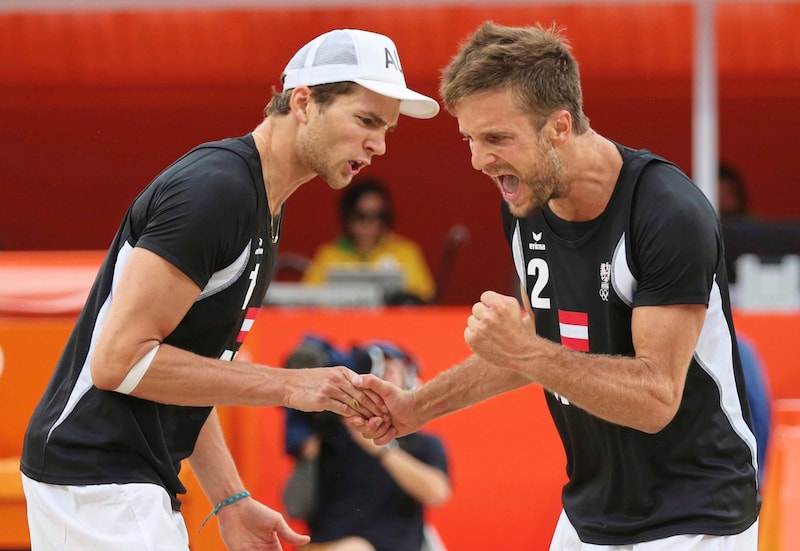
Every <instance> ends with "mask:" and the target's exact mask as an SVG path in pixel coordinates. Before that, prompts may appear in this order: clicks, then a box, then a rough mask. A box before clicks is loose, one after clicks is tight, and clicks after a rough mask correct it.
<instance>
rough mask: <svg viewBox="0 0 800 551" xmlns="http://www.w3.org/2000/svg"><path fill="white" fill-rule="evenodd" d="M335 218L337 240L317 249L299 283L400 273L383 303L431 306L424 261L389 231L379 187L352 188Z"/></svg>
mask: <svg viewBox="0 0 800 551" xmlns="http://www.w3.org/2000/svg"><path fill="white" fill-rule="evenodd" d="M339 216H340V220H341V235H340V236H339V237H338V238H337V239H335V240H334V241H331V242H328V243H323V244H322V245H321V246H320V247H319V248H318V249H317V251H316V253H315V255H314V257H313V258H312V260H311V262H310V264H309V266H308V267H307V268H306V270H305V272H304V274H303V278H302V280H303V282H304V283H310V284H317V283H325V282H326V281H328V278H329V275H330V272H331V271H334V270H343V269H353V270H364V269H367V270H376V271H385V272H400V273H401V274H402V288H401V289H399V290H398V291H396V292H394V293H391V294H390V295H389V296H387V299H386V300H387V303H389V304H425V303H428V302H430V301H431V300H433V298H434V296H435V291H436V289H435V284H434V280H433V276H432V275H431V271H430V268H429V267H428V264H427V262H426V261H425V256H424V254H423V252H422V249H421V248H420V246H419V245H418V244H417V243H415V242H414V241H412V240H411V239H409V238H407V237H404V236H402V235H399V234H397V233H396V232H395V231H394V230H393V225H394V214H393V209H392V198H391V195H390V194H389V191H388V189H387V187H386V186H385V185H384V183H383V182H381V181H380V180H377V179H362V180H361V181H358V182H353V184H352V185H351V186H350V187H348V188H347V189H346V190H345V192H344V193H343V194H342V196H341V199H340V202H339Z"/></svg>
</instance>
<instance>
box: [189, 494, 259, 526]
mask: <svg viewBox="0 0 800 551" xmlns="http://www.w3.org/2000/svg"><path fill="white" fill-rule="evenodd" d="M246 497H250V492H248V491H247V490H245V491H243V492H239V493H238V494H233V495H232V496H231V497H229V498H226V499H224V500H222V501H220V502H219V503H217V504H216V505H215V506H214V510H213V511H211V512H210V513H208V516H207V517H206V519H205V520H204V521H203V524H201V525H200V528H198V529H197V531H198V532H199V531H200V530H202V529H203V526H205V525H206V523H207V522H208V521H209V520H211V517H213V516H216V515H217V513H219V510H220V509H222V508H223V507H227V506H228V505H230V504H231V503H236V502H237V501H241V500H243V499H244V498H246Z"/></svg>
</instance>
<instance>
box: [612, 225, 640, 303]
mask: <svg viewBox="0 0 800 551" xmlns="http://www.w3.org/2000/svg"><path fill="white" fill-rule="evenodd" d="M636 285H637V281H636V278H634V277H633V273H632V272H631V269H630V266H628V257H627V255H626V254H625V234H624V233H623V234H622V237H620V239H619V243H617V246H616V247H615V248H614V257H613V258H612V259H611V286H612V287H613V288H614V292H615V293H617V296H618V297H619V298H621V299H622V301H623V302H624V303H625V304H627V305H628V306H631V307H632V306H633V295H634V293H635V292H636Z"/></svg>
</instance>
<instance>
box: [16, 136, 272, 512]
mask: <svg viewBox="0 0 800 551" xmlns="http://www.w3.org/2000/svg"><path fill="white" fill-rule="evenodd" d="M281 218H282V217H281ZM271 220H272V219H271V216H270V210H269V207H268V204H267V197H266V192H265V189H264V182H263V176H262V172H261V161H260V158H259V154H258V151H257V150H256V148H255V144H254V142H253V138H252V137H251V136H245V137H242V138H232V139H227V140H222V141H219V142H213V143H207V144H203V145H201V146H198V147H197V148H195V149H193V150H192V151H190V152H189V153H187V154H186V155H184V156H183V157H181V158H180V159H178V160H177V161H176V162H175V163H173V164H172V165H171V166H169V167H168V168H167V169H165V170H164V171H163V172H162V173H161V174H159V175H158V176H157V177H156V178H155V179H154V180H153V181H152V182H151V183H150V185H148V186H147V187H146V188H145V189H144V190H143V191H142V192H141V193H140V194H139V196H138V197H137V198H136V199H135V200H134V202H133V204H132V205H131V206H130V208H129V209H128V212H127V213H126V214H125V218H124V220H123V222H122V225H121V226H120V229H119V230H118V232H117V235H116V237H115V238H114V241H113V243H112V245H111V247H110V249H109V252H108V254H107V256H106V258H105V261H104V262H103V265H102V266H101V268H100V271H99V273H98V276H97V279H96V280H95V283H94V286H93V287H92V289H91V291H90V294H89V297H88V299H87V302H86V305H85V306H84V308H83V311H82V312H81V314H80V316H79V318H78V321H77V323H76V325H75V328H74V329H73V332H72V334H71V336H70V338H69V340H68V342H67V344H66V347H65V349H64V352H63V354H62V356H61V358H60V359H59V361H58V365H57V366H56V369H55V372H54V374H53V377H52V379H51V381H50V383H49V385H48V386H47V389H46V391H45V394H44V396H43V398H42V399H41V401H40V402H39V404H38V406H37V407H36V410H35V411H34V414H33V417H32V418H31V421H30V424H29V426H28V430H27V432H26V435H25V442H24V449H23V453H22V461H21V468H22V471H23V473H25V474H26V475H27V476H28V477H30V478H32V479H34V480H38V481H41V482H46V483H51V484H70V485H89V484H103V483H130V482H145V483H154V484H159V485H161V486H163V487H164V488H166V489H167V491H168V492H169V494H170V496H171V498H172V502H173V507H174V508H175V509H176V510H177V509H178V508H179V506H180V504H179V502H178V500H177V494H179V493H183V492H184V491H185V489H184V487H183V485H182V484H181V482H180V480H179V478H178V472H179V470H180V464H181V461H182V460H183V459H185V458H187V457H188V456H189V455H191V453H192V450H193V449H194V445H195V441H196V440H197V436H198V434H199V432H200V429H201V428H202V426H203V424H204V423H205V420H206V419H207V417H208V415H209V413H210V412H211V408H210V407H186V406H175V405H167V404H160V403H156V402H152V401H149V400H142V399H139V398H135V397H133V396H129V395H126V394H120V393H117V392H111V391H104V390H99V389H98V388H97V387H95V386H94V385H93V384H92V378H91V373H90V371H89V364H90V360H91V355H92V350H93V348H94V345H95V342H96V340H97V337H98V335H99V334H100V331H102V329H103V324H104V322H105V319H106V316H107V313H108V309H109V306H110V303H111V300H112V299H113V296H114V293H115V291H116V287H117V283H118V280H119V277H120V275H121V274H122V271H123V270H124V268H125V266H126V263H127V261H128V259H129V257H130V254H131V251H132V250H133V248H134V247H143V248H146V249H148V250H150V251H152V252H154V253H155V254H157V255H159V256H161V257H162V258H164V259H165V260H167V261H169V262H170V263H172V264H173V265H174V266H176V267H177V268H178V269H179V270H181V271H182V272H183V273H185V274H186V275H187V276H188V277H189V278H191V279H192V280H193V281H194V282H195V283H196V284H197V285H198V287H200V289H202V291H201V293H200V295H199V296H198V298H197V300H196V301H195V303H194V304H193V305H192V307H191V308H190V309H189V311H188V312H187V313H186V315H185V316H184V318H183V319H182V320H181V321H180V323H179V324H178V326H177V327H176V328H175V330H174V331H173V332H172V333H170V334H169V335H168V336H167V337H166V338H165V339H164V343H165V344H169V345H173V346H176V347H178V348H182V349H185V350H189V351H191V352H194V353H197V354H199V355H201V356H206V357H211V358H221V359H225V360H232V359H233V358H234V357H235V355H236V353H237V351H238V350H239V347H240V346H241V344H242V342H243V340H244V338H245V336H246V335H247V333H248V331H249V330H250V327H251V326H252V323H253V320H254V318H255V315H256V313H257V312H258V310H259V307H260V306H261V303H262V301H263V298H264V295H265V294H266V291H267V286H268V285H269V282H270V279H271V277H272V275H273V272H274V269H275V260H276V256H277V250H278V243H277V241H278V240H277V236H276V238H275V239H272V237H271V234H270V225H271ZM273 241H274V242H273Z"/></svg>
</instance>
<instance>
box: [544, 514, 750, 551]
mask: <svg viewBox="0 0 800 551" xmlns="http://www.w3.org/2000/svg"><path fill="white" fill-rule="evenodd" d="M757 549H758V520H756V521H755V522H754V523H753V525H752V526H751V527H750V528H748V529H747V530H745V531H744V532H742V533H741V534H734V535H732V536H704V535H683V536H672V537H669V538H664V539H660V540H654V541H646V542H643V543H635V544H633V545H594V544H591V543H583V542H582V541H581V540H580V539H579V538H578V534H577V532H575V528H574V527H573V526H572V524H571V523H570V521H569V518H567V514H566V513H565V512H564V511H561V516H560V517H558V524H557V525H556V531H555V532H554V533H553V541H552V542H551V543H550V551H757Z"/></svg>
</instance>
